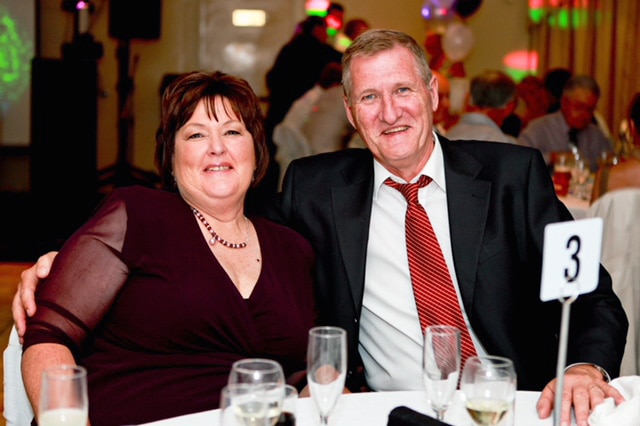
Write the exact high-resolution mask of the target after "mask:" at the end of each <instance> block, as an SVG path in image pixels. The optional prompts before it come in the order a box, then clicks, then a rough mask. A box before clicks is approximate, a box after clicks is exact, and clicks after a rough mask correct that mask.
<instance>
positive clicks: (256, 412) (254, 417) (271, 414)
mask: <svg viewBox="0 0 640 426" xmlns="http://www.w3.org/2000/svg"><path fill="white" fill-rule="evenodd" d="M227 384H228V385H229V386H231V387H232V389H233V390H234V391H236V392H239V393H241V394H243V395H236V396H235V399H234V398H233V397H232V401H231V402H232V405H233V406H234V408H235V411H236V414H237V416H238V417H241V418H243V419H244V422H243V423H244V424H245V425H260V426H263V425H264V426H269V425H274V424H275V423H276V422H277V421H278V418H279V417H280V411H281V410H282V402H283V399H284V389H285V380H284V372H283V371H282V366H281V365H280V364H279V363H278V362H277V361H274V360H271V359H264V358H247V359H241V360H239V361H236V362H234V363H233V365H232V367H231V372H230V373H229V379H228V383H227ZM233 385H235V386H233ZM239 385H242V386H239ZM260 404H262V405H264V406H265V409H264V410H261V409H259V408H260Z"/></svg>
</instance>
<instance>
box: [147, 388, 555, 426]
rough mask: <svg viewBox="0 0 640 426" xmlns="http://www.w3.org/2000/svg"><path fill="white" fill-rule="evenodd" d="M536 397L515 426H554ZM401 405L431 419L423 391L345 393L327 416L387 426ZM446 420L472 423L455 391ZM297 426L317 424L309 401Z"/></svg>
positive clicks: (208, 418)
mask: <svg viewBox="0 0 640 426" xmlns="http://www.w3.org/2000/svg"><path fill="white" fill-rule="evenodd" d="M539 395H540V393H539V392H524V391H518V394H517V397H516V411H515V423H514V426H536V425H547V426H550V425H552V424H553V418H552V417H553V416H552V417H550V418H548V419H545V420H540V419H539V418H538V414H537V412H536V408H535V407H536V402H537V401H538V397H539ZM400 405H404V406H407V407H409V408H412V409H414V410H416V411H418V412H421V413H424V414H428V415H431V416H433V412H432V411H431V409H430V408H429V406H428V404H427V401H426V394H425V392H421V391H410V392H369V393H354V394H344V395H342V396H341V397H340V400H338V404H337V405H336V407H335V409H334V411H333V414H332V415H331V416H330V417H329V424H330V425H331V426H354V425H367V426H386V424H387V420H388V417H389V412H390V411H391V410H392V409H394V408H395V407H398V406H400ZM445 421H446V422H447V423H450V424H452V425H455V426H470V425H471V424H472V423H471V418H470V417H469V415H468V414H467V412H466V410H465V409H464V405H463V403H462V399H461V395H460V391H456V396H455V398H454V402H453V405H452V406H451V407H450V408H449V410H447V413H446V416H445ZM219 424H220V423H219V411H218V410H211V411H204V412H202V413H196V414H189V415H186V416H180V417H174V418H171V419H166V420H161V421H158V422H153V423H147V425H148V426H151V425H153V426H218V425H219ZM296 424H297V425H298V426H311V425H318V424H319V421H318V414H317V411H316V409H315V406H314V405H313V401H312V400H311V398H300V399H299V400H298V405H297V409H296ZM501 424H502V423H501Z"/></svg>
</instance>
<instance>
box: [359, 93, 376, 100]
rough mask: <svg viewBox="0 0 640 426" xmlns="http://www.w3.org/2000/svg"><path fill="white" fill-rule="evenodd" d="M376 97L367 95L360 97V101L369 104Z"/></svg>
mask: <svg viewBox="0 0 640 426" xmlns="http://www.w3.org/2000/svg"><path fill="white" fill-rule="evenodd" d="M377 98H378V97H377V96H376V95H374V94H373V93H371V94H369V95H364V96H363V97H362V101H363V102H371V101H373V100H375V99H377Z"/></svg>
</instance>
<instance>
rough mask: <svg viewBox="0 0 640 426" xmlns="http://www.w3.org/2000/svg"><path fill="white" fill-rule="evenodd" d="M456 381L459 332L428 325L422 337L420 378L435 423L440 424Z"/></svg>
mask: <svg viewBox="0 0 640 426" xmlns="http://www.w3.org/2000/svg"><path fill="white" fill-rule="evenodd" d="M459 377H460V330H458V329H457V328H456V327H452V326H448V325H430V326H428V327H427V328H426V330H425V334H424V357H423V362H422V378H423V381H424V387H425V390H426V391H427V398H428V399H429V403H430V404H431V408H432V409H433V411H434V412H435V413H436V417H437V419H438V420H444V413H445V411H447V408H449V404H450V403H451V398H452V397H453V394H454V392H455V390H456V388H457V387H458V378H459Z"/></svg>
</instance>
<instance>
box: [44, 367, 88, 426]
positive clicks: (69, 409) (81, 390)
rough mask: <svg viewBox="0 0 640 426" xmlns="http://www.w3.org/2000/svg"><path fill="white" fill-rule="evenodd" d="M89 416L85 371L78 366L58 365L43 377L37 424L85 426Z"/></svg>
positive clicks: (47, 370)
mask: <svg viewBox="0 0 640 426" xmlns="http://www.w3.org/2000/svg"><path fill="white" fill-rule="evenodd" d="M88 413H89V399H88V396H87V370H86V369H85V368H84V367H81V366H79V365H58V366H54V367H50V368H47V369H45V370H44V371H43V373H42V386H41V388H40V404H39V407H38V424H39V425H40V426H60V425H65V426H86V425H87V420H88Z"/></svg>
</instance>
